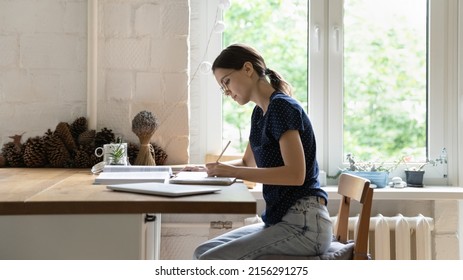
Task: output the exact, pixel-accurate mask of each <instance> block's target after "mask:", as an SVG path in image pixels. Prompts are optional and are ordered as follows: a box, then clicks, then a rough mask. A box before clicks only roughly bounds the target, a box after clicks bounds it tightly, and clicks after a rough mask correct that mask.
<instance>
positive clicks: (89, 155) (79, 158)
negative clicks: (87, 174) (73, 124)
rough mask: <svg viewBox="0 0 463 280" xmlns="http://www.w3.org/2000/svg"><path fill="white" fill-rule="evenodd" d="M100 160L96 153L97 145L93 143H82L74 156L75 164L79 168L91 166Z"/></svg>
mask: <svg viewBox="0 0 463 280" xmlns="http://www.w3.org/2000/svg"><path fill="white" fill-rule="evenodd" d="M98 162H100V159H99V158H98V157H97V156H96V155H95V147H94V146H93V145H80V146H79V149H78V150H77V152H76V156H75V158H74V166H75V167H77V168H90V167H92V166H94V165H95V164H97V163H98Z"/></svg>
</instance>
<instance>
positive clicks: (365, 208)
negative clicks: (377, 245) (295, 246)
mask: <svg viewBox="0 0 463 280" xmlns="http://www.w3.org/2000/svg"><path fill="white" fill-rule="evenodd" d="M338 194H340V195H341V201H340V204H339V210H338V215H337V218H336V223H335V225H334V235H333V241H332V242H331V246H330V248H329V249H328V252H326V253H325V254H323V255H319V256H292V255H264V256H260V257H259V258H258V259H267V260H268V259H278V260H285V259H286V260H305V259H306V260H316V259H319V260H349V259H350V260H367V259H370V255H369V253H368V232H369V228H370V216H371V206H372V201H373V188H370V181H369V180H368V179H364V178H361V177H358V176H355V175H352V174H346V173H343V174H341V176H340V177H339V184H338ZM352 200H354V201H357V202H358V203H359V205H360V213H359V218H358V224H357V228H356V236H355V239H354V240H348V233H349V213H350V205H351V201H352Z"/></svg>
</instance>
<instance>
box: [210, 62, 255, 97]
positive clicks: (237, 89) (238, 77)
mask: <svg viewBox="0 0 463 280" xmlns="http://www.w3.org/2000/svg"><path fill="white" fill-rule="evenodd" d="M245 72H246V71H245V70H244V68H242V69H239V70H235V69H227V68H217V69H215V71H214V76H215V79H216V80H217V83H218V84H219V86H220V87H221V88H222V92H223V94H225V95H226V96H230V97H231V98H233V100H234V101H235V102H237V103H238V104H240V105H244V104H246V103H248V102H249V100H250V94H251V90H250V84H249V82H250V79H249V78H248V76H247V75H246V73H245Z"/></svg>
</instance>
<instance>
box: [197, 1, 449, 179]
mask: <svg viewBox="0 0 463 280" xmlns="http://www.w3.org/2000/svg"><path fill="white" fill-rule="evenodd" d="M213 2H215V1H213ZM238 2H239V1H238V0H236V1H232V6H233V5H238ZM265 2H268V3H280V2H282V1H265ZM284 2H285V4H286V1H284ZM302 2H305V1H302ZM371 2H375V1H362V0H345V1H342V0H329V1H327V0H309V1H307V2H306V3H307V6H305V11H306V12H307V14H308V15H307V18H306V19H305V20H306V21H308V24H307V33H308V39H301V40H307V42H308V43H307V53H308V60H307V61H308V63H307V69H308V73H309V74H308V85H307V88H308V99H307V106H308V113H309V116H310V118H311V120H312V123H313V125H314V129H315V133H316V136H317V143H318V152H317V157H318V161H319V164H320V166H321V168H322V169H324V170H325V171H327V173H328V174H334V173H336V172H337V170H338V168H339V167H340V166H341V165H342V164H343V161H344V159H345V154H346V153H347V152H352V153H354V154H359V156H358V157H367V156H369V155H371V156H370V158H369V159H367V160H370V159H379V158H381V159H386V160H397V159H398V157H400V156H401V155H413V156H414V157H415V158H416V159H418V160H419V161H424V160H425V159H426V158H430V159H433V158H437V157H438V156H439V154H440V152H441V150H442V148H443V147H446V148H449V147H450V148H452V146H451V144H452V141H451V140H450V139H451V137H452V135H453V134H452V131H451V129H450V128H451V127H452V125H453V126H456V113H455V112H453V111H450V112H449V111H448V109H449V108H450V107H449V106H451V104H452V102H454V101H455V98H456V97H455V96H456V94H455V96H453V95H452V94H453V92H452V91H451V90H452V88H448V85H449V83H448V82H449V78H447V76H445V75H444V73H446V71H450V73H453V72H452V71H454V70H455V68H456V63H454V62H453V60H452V53H449V51H451V47H450V40H451V38H452V37H451V36H450V35H451V33H450V32H452V30H454V29H456V24H457V20H453V21H452V20H449V21H445V19H446V18H447V17H448V15H449V14H453V15H454V13H453V12H454V11H453V10H454V8H455V7H454V4H452V2H451V1H436V0H429V1H426V0H407V1H379V2H378V3H377V4H376V5H372V6H373V11H374V12H377V13H376V15H381V17H384V18H385V17H386V14H388V13H386V10H385V8H384V7H383V6H384V5H383V4H385V5H386V6H387V8H388V9H387V11H392V10H393V9H392V8H394V7H398V9H397V10H398V11H407V10H408V8H409V7H413V13H412V14H413V19H415V20H418V21H410V18H409V15H410V13H409V12H406V13H402V14H397V13H395V14H394V13H389V16H391V17H396V18H394V20H395V21H394V22H393V24H390V25H384V24H383V25H382V26H379V21H377V20H378V19H379V17H378V16H376V17H373V18H372V20H373V21H372V22H369V23H368V24H364V25H368V26H361V23H362V22H365V20H367V19H365V18H363V19H361V21H360V17H365V16H368V15H370V14H362V13H358V12H362V10H363V8H359V7H360V6H359V5H371ZM208 3H209V4H211V1H208ZM212 4H213V3H212ZM215 5H216V4H215ZM249 5H251V3H249V2H246V1H245V2H243V4H242V5H241V4H240V7H239V8H240V9H243V8H244V7H246V6H249ZM300 5H305V4H300ZM416 5H419V6H416ZM417 7H419V8H417ZM357 9H360V10H361V11H357ZM256 10H258V11H261V10H260V9H256ZM256 10H254V11H256ZM301 10H302V9H301ZM230 11H231V8H230V9H229V10H225V13H224V14H223V15H224V17H223V18H220V19H221V20H225V22H226V20H227V18H232V16H229V15H227V14H226V13H228V12H230ZM374 12H372V13H371V14H375V13H374ZM258 14H259V13H254V14H253V17H254V16H257V15H258ZM237 16H240V17H243V14H239V15H237ZM209 18H210V17H209ZM268 18H273V17H268ZM389 20H390V19H389ZM269 21H270V20H269ZM375 21H376V23H375ZM428 22H429V26H428V25H427V23H428ZM244 23H246V21H245V20H243V19H242V18H241V19H240V21H238V20H236V21H235V22H234V23H233V24H244ZM359 23H360V25H358V24H359ZM396 23H397V24H396ZM209 24H212V23H209ZM233 24H231V25H229V24H227V22H226V31H225V34H224V35H223V36H222V35H217V37H216V38H215V40H216V41H215V42H216V43H215V46H216V47H217V46H220V49H216V50H214V52H215V53H213V54H211V55H210V60H211V61H212V60H213V59H214V58H215V57H216V55H217V54H218V53H219V52H220V50H221V48H222V47H223V46H224V45H228V44H229V43H232V42H233V41H235V39H233V38H232V36H230V37H227V36H229V35H227V34H228V33H227V32H228V31H227V29H229V28H230V26H233ZM374 24H377V25H378V26H376V25H374ZM397 25H398V26H399V27H400V30H396V29H394V27H396V26H397ZM360 27H361V28H362V29H360ZM235 28H237V27H234V29H235ZM378 28H383V29H381V31H380V30H378ZM230 30H233V29H230ZM239 30H240V32H235V33H240V34H238V35H241V33H243V32H241V31H242V29H239ZM394 30H396V31H394ZM268 33H271V31H270V32H268ZM372 33H378V34H379V35H384V36H385V37H382V39H378V38H377V37H375V36H374V35H378V34H372ZM449 34H450V35H449ZM260 35H261V34H260ZM266 35H268V34H266ZM299 35H301V33H299ZM360 35H361V36H363V37H364V38H363V39H362V40H358V39H357V38H358V36H360ZM416 35H419V36H416ZM233 36H237V34H234V35H233ZM448 36H450V37H448ZM222 37H223V39H224V41H222ZM269 37H270V36H269ZM237 38H238V37H237ZM302 38H303V37H302ZM365 38H366V39H369V41H368V42H366V41H365V40H366V39H365ZM403 38H406V39H407V40H409V41H410V42H408V43H404V41H402V39H403ZM410 38H411V39H410ZM449 38H450V39H449ZM264 39H267V38H264ZM264 39H262V38H260V40H257V41H256V42H252V41H248V42H247V43H249V44H251V45H254V46H256V47H257V48H258V49H259V50H260V51H263V50H264V49H265V48H264V47H261V46H259V45H258V44H259V42H260V41H263V40H264ZM356 39H357V40H356ZM399 39H400V40H399ZM240 40H241V39H240ZM217 42H219V43H218V44H217ZM386 43H390V44H391V45H386ZM222 44H223V45H222ZM404 44H413V46H414V48H415V47H418V49H417V50H416V52H415V53H414V54H413V55H410V57H409V55H407V54H406V51H407V50H408V49H409V48H411V47H410V46H404ZM367 47H369V48H376V50H377V51H378V53H379V54H380V55H378V56H376V55H371V54H370V56H371V57H369V58H368V57H367V58H368V59H370V60H369V61H368V59H365V57H361V56H362V55H365V54H366V51H365V49H364V48H367ZM384 49H387V53H384ZM285 50H286V49H285V48H284V47H283V48H282V49H280V52H281V53H283V54H284V53H285ZM211 53H212V52H211ZM278 55H280V54H278ZM278 55H274V57H277V56H278ZM264 57H265V58H266V59H267V64H268V66H269V67H272V66H271V65H272V63H273V62H271V61H270V59H271V58H272V55H268V54H264ZM396 57H399V60H393V58H396ZM405 59H411V60H410V61H407V62H404V61H405ZM285 60H288V61H291V62H292V61H294V60H293V59H291V57H290V58H288V59H285ZM365 60H367V61H368V63H370V64H367V65H366V64H360V63H359V62H358V61H364V63H365ZM384 60H387V63H382V62H384ZM300 61H302V59H300V60H299V61H298V62H300ZM401 61H402V64H406V65H401V63H400V62H401ZM374 65H387V66H388V67H391V68H390V69H387V68H384V67H383V68H382V69H381V68H380V69H375V68H374V67H372V66H374ZM297 67H300V66H299V65H298V66H297ZM394 67H395V68H394ZM397 67H402V68H401V69H400V71H397V70H396V69H397ZM411 67H413V68H411ZM278 68H284V67H280V66H277V67H275V69H277V70H279V69H278ZM293 68H294V67H293ZM414 69H418V70H416V71H415V70H414ZM364 70H365V71H364ZM366 70H368V71H366ZM393 71H396V72H399V73H400V74H397V73H396V75H395V76H394V75H391V72H393ZM281 72H283V71H281ZM410 72H413V73H410ZM282 74H283V75H284V76H285V77H286V73H282ZM207 79H209V80H211V84H210V86H209V87H208V92H207V95H208V98H209V97H210V96H212V95H216V93H217V95H218V92H219V91H218V85H216V84H215V81H214V79H213V78H211V77H210V76H209V77H207ZM287 79H288V80H290V78H287ZM290 81H291V80H290ZM365 88H367V90H366V91H361V90H364V89H365ZM359 93H362V94H371V95H370V96H368V95H367V97H368V98H370V99H371V100H373V99H374V98H377V101H376V106H380V109H381V110H379V109H377V108H371V106H373V105H374V104H375V103H371V102H370V100H369V99H365V98H364V97H362V95H358V94H359ZM404 96H407V98H404ZM408 97H410V98H408ZM213 98H216V97H213ZM298 99H299V97H298ZM452 100H453V101H452ZM208 102H211V101H208ZM214 102H218V103H220V102H224V103H223V108H224V109H223V112H226V110H227V106H229V105H227V103H225V101H222V99H221V97H220V99H216V100H215V101H214ZM302 102H306V101H302ZM218 103H215V104H218ZM372 104H373V105H372ZM207 108H208V114H209V115H208V116H209V117H208V118H207V119H208V120H207V122H209V124H208V125H207V127H208V128H207V132H205V133H208V136H207V137H208V140H209V139H211V138H209V137H214V141H208V143H206V144H205V145H206V146H207V147H206V148H205V150H207V152H208V153H214V152H215V153H218V152H220V148H221V143H224V142H225V141H224V140H223V139H222V135H221V133H220V132H221V131H222V127H221V125H222V117H220V116H222V107H217V108H212V106H209V105H208V107H207ZM417 108H419V109H417ZM209 109H212V110H209ZM366 109H368V110H370V111H373V112H375V113H377V112H378V111H383V112H386V115H388V116H389V117H398V116H401V115H403V117H399V118H394V119H393V120H387V121H384V120H383V118H384V117H378V118H379V119H380V120H381V122H382V123H381V125H380V126H379V127H374V129H372V128H367V129H366V130H365V129H364V127H365V126H366V125H367V124H368V125H371V124H376V123H377V122H376V121H374V120H370V121H369V122H366V123H365V120H366V119H367V118H358V117H359V116H365V115H368V113H367V111H365V112H362V113H358V112H360V110H366ZM214 110H215V111H214ZM387 110H389V112H388V111H387ZM213 111H214V112H213ZM353 111H354V112H355V113H354V114H352V112H353ZM403 111H405V112H403ZM234 112H236V111H234ZM235 114H236V113H235ZM405 115H407V116H406V117H405ZM211 116H214V117H211ZM454 118H455V119H454ZM217 120H219V121H217ZM224 120H225V119H224ZM225 121H226V120H225ZM225 121H224V123H225ZM248 121H249V117H248V116H246V117H245V119H244V120H243V121H242V122H244V123H247V122H248ZM219 122H220V125H218V123H219ZM394 122H399V123H394ZM388 125H389V126H390V127H388ZM398 126H403V127H407V129H406V130H407V131H406V132H407V133H408V132H412V133H413V135H414V136H413V137H410V136H409V135H408V136H407V135H405V136H404V135H402V136H400V137H398V139H397V140H394V141H392V140H390V139H391V138H390V134H391V133H392V134H394V135H396V134H397V132H395V131H394V129H392V128H395V127H398ZM362 129H363V131H368V132H369V133H370V135H369V136H368V137H369V138H370V139H369V140H370V142H365V143H358V142H357V141H359V140H357V139H358V138H359V137H358V136H356V134H357V133H360V132H359V131H362ZM375 130H376V131H375ZM402 130H403V129H402ZM227 131H228V129H227ZM416 132H417V133H416ZM210 134H213V135H214V136H210ZM234 134H236V132H234ZM224 135H226V134H225V132H224ZM226 137H229V135H227V136H226ZM243 137H244V136H243ZM368 137H367V138H368ZM410 138H414V139H412V140H413V141H414V142H409V141H410ZM400 139H402V140H400ZM373 140H374V141H378V140H386V141H383V144H377V142H373ZM407 141H408V142H407ZM395 142H399V143H402V142H403V143H402V145H401V146H400V145H396V144H394V145H395V146H397V147H400V148H395V150H394V152H392V153H391V152H388V154H380V153H378V152H377V151H381V152H383V151H384V150H386V149H385V148H383V147H381V145H389V144H391V143H395ZM410 143H412V144H410ZM358 147H363V148H362V150H356V149H358ZM372 147H373V148H376V147H381V148H379V149H376V150H377V151H376V150H373V149H371V148H372ZM408 148H411V149H408ZM429 175H430V176H433V177H436V178H439V177H440V176H442V173H440V174H439V173H438V172H437V173H436V174H429Z"/></svg>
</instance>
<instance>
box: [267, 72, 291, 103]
mask: <svg viewBox="0 0 463 280" xmlns="http://www.w3.org/2000/svg"><path fill="white" fill-rule="evenodd" d="M264 76H268V78H269V80H270V84H271V85H272V87H273V88H274V89H276V90H279V91H281V92H283V93H285V94H287V95H289V96H291V95H292V94H293V89H292V87H291V85H290V84H289V83H288V82H287V81H285V79H283V77H282V76H281V75H280V74H279V73H278V72H276V71H274V70H271V69H269V68H266V69H265V71H264Z"/></svg>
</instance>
